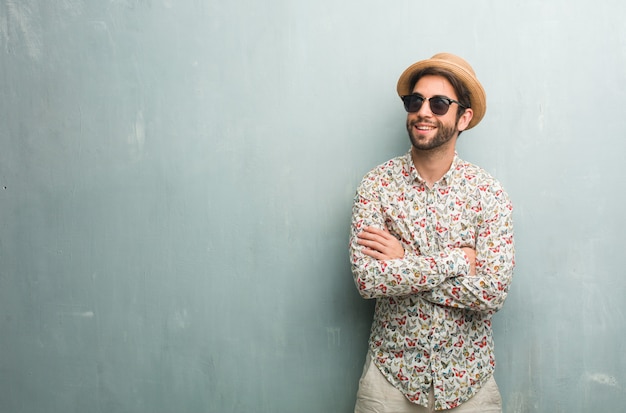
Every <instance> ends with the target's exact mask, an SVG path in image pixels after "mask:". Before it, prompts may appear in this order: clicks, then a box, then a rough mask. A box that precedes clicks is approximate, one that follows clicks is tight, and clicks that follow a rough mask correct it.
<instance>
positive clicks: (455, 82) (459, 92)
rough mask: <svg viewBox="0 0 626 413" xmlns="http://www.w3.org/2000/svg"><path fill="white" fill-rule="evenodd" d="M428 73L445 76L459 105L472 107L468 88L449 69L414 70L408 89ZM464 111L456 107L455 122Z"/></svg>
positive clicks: (428, 68) (427, 68)
mask: <svg viewBox="0 0 626 413" xmlns="http://www.w3.org/2000/svg"><path fill="white" fill-rule="evenodd" d="M429 75H430V76H442V77H444V78H446V79H447V80H448V82H450V84H451V85H452V88H453V89H454V93H456V97H457V100H458V101H459V102H461V105H463V106H465V108H471V107H472V101H471V99H470V92H469V89H468V88H467V87H465V84H464V83H463V82H461V81H460V80H459V79H458V78H457V77H456V76H454V74H453V73H452V72H450V71H449V70H446V69H442V68H439V67H425V68H424V69H422V70H419V71H417V72H415V74H414V75H413V77H412V78H411V89H410V90H411V91H412V90H413V88H414V87H415V84H416V83H417V81H418V80H420V78H422V77H424V76H429ZM457 106H458V105H457ZM464 112H465V109H464V108H463V107H461V106H459V107H458V108H457V110H456V120H457V122H458V121H459V119H460V118H461V115H463V113H464Z"/></svg>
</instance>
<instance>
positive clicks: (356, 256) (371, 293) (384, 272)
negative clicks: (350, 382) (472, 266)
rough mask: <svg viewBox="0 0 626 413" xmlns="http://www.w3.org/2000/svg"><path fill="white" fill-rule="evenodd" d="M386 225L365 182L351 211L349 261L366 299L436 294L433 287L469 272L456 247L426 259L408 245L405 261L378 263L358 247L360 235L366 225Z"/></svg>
mask: <svg viewBox="0 0 626 413" xmlns="http://www.w3.org/2000/svg"><path fill="white" fill-rule="evenodd" d="M384 225H385V214H384V212H383V210H382V207H381V203H380V199H379V198H375V197H374V196H371V194H367V195H366V194H365V191H364V190H363V183H362V184H361V185H360V186H359V189H358V190H357V194H356V196H355V199H354V204H353V208H352V223H351V232H350V261H351V267H352V273H353V276H354V282H355V284H356V286H357V289H358V291H359V294H360V295H361V296H362V297H363V298H368V299H369V298H378V297H386V296H387V297H389V296H406V295H410V294H417V293H421V292H429V293H433V292H434V288H435V287H437V286H438V285H440V284H441V283H442V282H444V281H445V280H446V279H449V278H451V277H458V276H461V275H463V274H467V273H468V272H469V262H468V261H467V258H466V256H465V254H464V253H463V251H462V250H460V249H456V248H450V249H444V250H442V251H439V252H438V253H437V254H436V255H433V256H423V255H420V254H419V252H418V251H413V250H412V249H411V246H410V245H406V244H405V245H404V248H405V254H404V258H402V259H394V260H377V259H375V258H372V257H369V256H367V255H365V254H363V252H362V251H361V249H362V247H361V246H360V245H358V244H357V234H358V233H359V232H360V231H361V230H362V229H363V228H364V227H366V226H372V227H377V228H382V227H383V226H384Z"/></svg>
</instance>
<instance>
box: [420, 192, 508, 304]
mask: <svg viewBox="0 0 626 413" xmlns="http://www.w3.org/2000/svg"><path fill="white" fill-rule="evenodd" d="M489 195H490V196H488V197H486V198H485V200H484V202H483V205H482V210H483V213H484V215H483V219H482V220H481V222H480V223H479V224H478V228H477V231H476V275H475V276H467V275H465V276H459V277H452V278H448V279H446V280H445V281H444V282H442V283H440V284H438V285H437V286H435V287H434V288H432V289H430V290H429V291H426V292H423V293H422V294H421V296H422V297H423V298H424V299H426V300H427V301H430V302H432V303H435V304H439V305H443V306H448V307H455V308H463V309H469V310H474V311H487V312H496V311H498V310H499V309H500V308H502V305H503V304H504V301H505V299H506V297H507V294H508V291H509V286H510V284H511V279H512V276H513V268H514V266H515V246H514V239H513V218H512V215H513V206H512V204H511V201H510V200H509V198H508V196H507V195H506V193H505V192H504V191H503V190H502V189H501V188H499V187H497V186H496V187H494V188H493V189H492V191H491V193H490V194H489Z"/></svg>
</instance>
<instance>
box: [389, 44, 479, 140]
mask: <svg viewBox="0 0 626 413" xmlns="http://www.w3.org/2000/svg"><path fill="white" fill-rule="evenodd" d="M427 67H438V68H441V69H446V70H448V71H450V72H452V74H454V76H456V77H457V78H458V79H459V80H460V81H461V82H463V84H464V85H465V87H466V88H467V90H468V91H469V93H470V103H471V107H472V110H473V111H474V116H473V117H472V120H471V121H470V123H469V125H468V126H467V128H466V130H467V129H471V128H473V127H474V126H476V125H478V122H480V121H481V119H482V118H483V116H485V111H486V110H487V96H486V95H485V90H484V89H483V87H482V85H481V84H480V82H479V81H478V79H477V78H476V74H475V73H474V69H472V67H471V66H470V65H469V63H467V62H466V61H465V60H463V59H461V58H460V57H458V56H455V55H453V54H451V53H438V54H436V55H434V56H433V57H431V58H430V59H426V60H421V61H419V62H417V63H413V64H412V65H411V66H409V67H408V68H407V69H406V70H405V71H404V72H403V73H402V75H400V79H398V87H397V90H398V95H400V96H404V95H410V94H411V93H413V91H412V90H411V80H412V78H413V75H414V74H415V73H417V72H418V71H420V70H422V69H424V68H427Z"/></svg>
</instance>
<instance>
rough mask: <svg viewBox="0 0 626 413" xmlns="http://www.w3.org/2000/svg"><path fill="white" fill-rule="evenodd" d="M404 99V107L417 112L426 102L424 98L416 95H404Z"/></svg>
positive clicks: (408, 110)
mask: <svg viewBox="0 0 626 413" xmlns="http://www.w3.org/2000/svg"><path fill="white" fill-rule="evenodd" d="M402 100H403V101H404V109H406V111H407V112H417V111H419V110H420V108H421V107H422V103H424V98H423V97H421V96H416V95H408V96H403V97H402Z"/></svg>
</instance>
